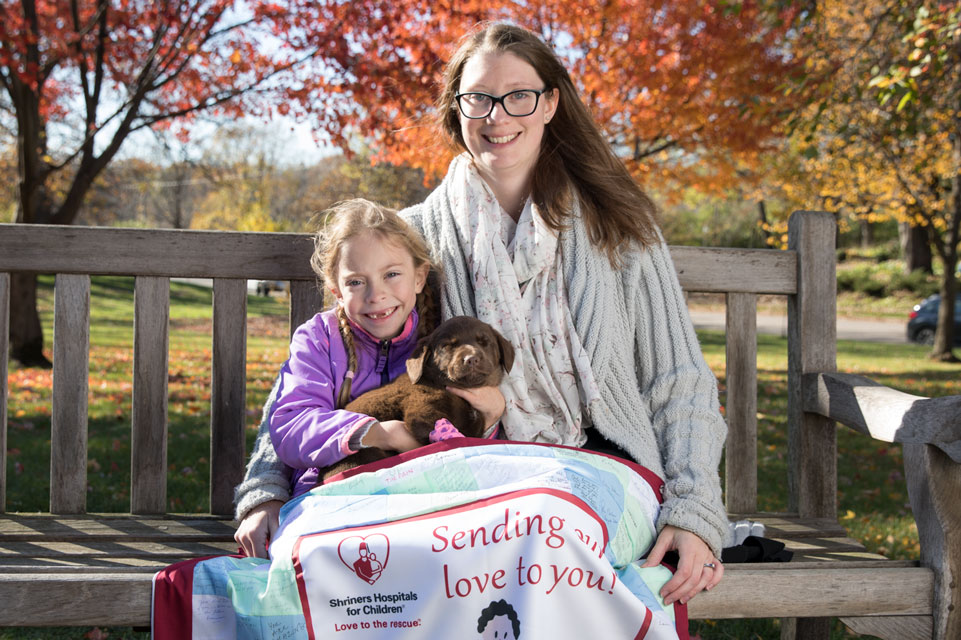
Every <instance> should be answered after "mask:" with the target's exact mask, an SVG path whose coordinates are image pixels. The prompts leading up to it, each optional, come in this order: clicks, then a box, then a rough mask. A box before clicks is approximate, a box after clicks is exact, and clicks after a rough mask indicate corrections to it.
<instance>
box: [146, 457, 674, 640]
mask: <svg viewBox="0 0 961 640" xmlns="http://www.w3.org/2000/svg"><path fill="white" fill-rule="evenodd" d="M660 487H661V481H660V479H659V478H657V477H656V476H655V475H654V474H652V473H651V472H649V471H647V470H646V469H643V468H642V467H639V466H637V465H633V464H630V463H625V462H624V461H623V460H619V459H617V458H612V457H608V456H604V455H601V454H596V453H590V452H587V451H583V450H579V449H571V448H567V447H556V446H547V445H538V444H522V443H504V442H495V443H492V442H491V441H489V440H473V439H469V438H458V439H456V440H448V441H445V442H439V443H436V444H432V445H429V446H427V447H423V448H421V449H417V450H416V451H412V452H409V453H407V454H402V455H400V456H395V457H392V458H389V459H387V460H383V461H380V462H378V463H374V464H373V465H367V466H365V467H360V468H358V469H354V470H352V471H350V472H348V473H345V474H343V475H342V476H341V477H340V479H339V480H338V481H337V482H329V483H328V484H326V485H323V486H320V487H317V488H315V489H314V490H312V491H310V492H309V493H307V494H305V495H303V496H301V497H299V498H297V499H295V500H292V501H290V502H289V503H287V504H286V505H285V506H284V508H283V509H282V511H281V527H280V530H279V531H278V533H277V535H276V536H275V539H274V540H273V542H272V543H271V545H270V556H271V558H270V560H262V559H256V558H242V557H235V556H223V557H216V558H209V559H204V560H194V561H188V562H186V563H180V564H177V565H172V566H171V567H169V568H168V569H167V570H165V571H162V572H160V573H158V574H157V576H156V577H155V579H154V608H153V616H152V617H153V623H152V628H153V634H154V636H153V637H154V638H156V639H157V640H167V639H168V638H170V639H172V638H178V639H181V638H195V639H211V640H214V639H216V640H220V639H224V640H226V639H228V638H230V639H233V638H241V639H248V638H249V639H259V638H273V639H288V638H290V639H308V638H310V639H313V638H343V639H344V640H364V639H368V638H498V639H514V640H516V639H517V638H522V637H523V638H537V639H539V638H544V639H550V638H656V639H660V638H678V637H681V638H686V637H687V630H686V628H687V619H686V609H685V608H684V607H683V606H682V605H673V606H668V607H665V606H664V605H663V602H662V601H661V600H660V598H659V597H658V595H657V593H658V590H659V589H660V588H661V587H662V586H663V585H664V583H665V582H667V580H668V579H669V578H670V576H671V571H670V569H668V568H667V567H651V568H641V567H640V565H641V563H642V561H641V558H642V557H643V556H644V555H645V554H646V553H647V550H648V549H649V548H650V546H651V545H652V544H653V542H654V539H655V535H656V533H655V529H654V522H655V520H656V517H657V513H658V508H659V506H658V505H659V503H660Z"/></svg>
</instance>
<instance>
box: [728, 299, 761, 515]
mask: <svg viewBox="0 0 961 640" xmlns="http://www.w3.org/2000/svg"><path fill="white" fill-rule="evenodd" d="M726 308H727V314H726V320H725V326H726V327H727V333H726V336H725V349H726V355H725V362H726V369H725V370H726V374H725V376H726V386H727V401H726V402H725V405H724V408H725V416H726V417H727V423H728V425H730V426H729V428H728V436H727V445H726V449H725V454H724V482H725V487H724V495H725V496H726V497H727V509H728V511H730V512H732V513H754V512H756V511H757V295H755V294H753V293H729V294H727V305H726Z"/></svg>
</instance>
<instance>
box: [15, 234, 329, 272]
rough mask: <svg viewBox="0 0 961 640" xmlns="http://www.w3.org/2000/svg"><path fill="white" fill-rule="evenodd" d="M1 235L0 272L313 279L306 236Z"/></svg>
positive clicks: (311, 247)
mask: <svg viewBox="0 0 961 640" xmlns="http://www.w3.org/2000/svg"><path fill="white" fill-rule="evenodd" d="M2 236H3V237H2V238H0V271H25V272H33V273H85V274H95V275H119V276H129V275H142V276H171V277H180V278H247V279H251V280H310V281H313V280H314V274H313V272H312V271H311V269H310V264H309V262H308V259H309V258H310V253H311V252H312V251H313V240H312V238H311V236H310V235H309V234H301V233H236V232H231V233H224V232H222V231H185V230H176V229H113V228H102V227H72V226H69V227H64V226H58V225H26V224H5V225H3V227H2ZM6 247H10V248H11V249H12V250H11V251H6V250H5V248H6ZM51 247H56V250H51Z"/></svg>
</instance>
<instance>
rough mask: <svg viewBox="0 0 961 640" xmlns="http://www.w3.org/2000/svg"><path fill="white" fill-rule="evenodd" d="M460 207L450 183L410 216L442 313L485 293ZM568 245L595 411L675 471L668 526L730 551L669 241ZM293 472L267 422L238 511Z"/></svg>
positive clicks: (712, 396)
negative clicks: (452, 202)
mask: <svg viewBox="0 0 961 640" xmlns="http://www.w3.org/2000/svg"><path fill="white" fill-rule="evenodd" d="M448 203H449V199H448V194H447V181H446V180H445V181H444V183H442V184H441V186H440V187H438V188H437V189H436V190H435V191H434V192H433V193H432V194H431V195H430V196H429V197H428V198H427V200H426V201H425V202H424V203H423V204H420V205H416V206H414V207H411V208H409V209H405V210H404V211H402V212H401V215H403V216H404V217H405V218H406V219H407V220H408V221H409V222H410V223H411V224H412V225H413V226H414V227H415V228H417V229H419V230H420V231H421V233H423V235H424V237H425V239H426V240H427V244H428V246H430V247H431V248H432V249H433V251H434V258H435V260H437V261H438V262H439V264H441V265H443V269H444V279H443V286H442V291H441V315H442V317H444V318H449V317H451V316H455V315H471V316H472V315H476V314H475V310H474V291H473V285H472V281H471V277H470V272H469V268H468V261H467V256H466V255H464V253H463V250H462V247H464V246H470V243H464V242H462V241H461V240H462V239H460V238H458V237H457V234H458V230H457V225H455V224H454V219H453V212H452V211H451V209H450V207H449V204H448ZM560 250H561V252H562V261H563V264H564V277H565V285H566V288H567V296H568V301H569V304H570V307H571V312H572V314H573V318H574V327H575V330H576V331H577V334H578V337H579V338H580V341H581V343H582V344H583V346H584V348H585V349H586V350H587V352H588V354H589V355H590V360H591V364H592V369H593V372H594V376H595V378H596V380H597V384H598V387H599V389H600V392H601V399H600V401H599V402H595V403H593V404H592V405H591V407H590V410H589V417H590V422H591V424H592V425H593V427H594V428H596V429H597V430H598V431H599V432H600V433H601V434H602V435H603V436H604V437H606V438H607V439H608V440H610V441H611V442H613V443H615V444H617V445H619V446H620V447H621V448H623V449H624V450H625V451H627V452H628V453H629V454H630V455H631V456H632V457H633V458H634V459H635V460H636V461H637V462H638V463H639V464H641V465H643V466H645V467H647V468H648V469H650V470H651V471H653V472H655V473H656V474H658V475H659V476H660V477H662V478H664V480H665V484H664V504H663V505H662V508H661V514H660V517H659V519H658V522H657V527H658V530H660V529H661V528H663V527H664V525H668V524H670V525H674V526H676V527H679V528H681V529H686V530H688V531H692V532H694V533H696V534H697V535H698V536H700V537H701V538H702V539H703V540H704V541H705V542H706V543H707V544H708V545H709V546H710V547H711V550H712V551H713V552H714V554H715V555H716V556H718V557H720V553H721V547H722V545H723V544H725V543H726V542H727V541H728V538H729V525H728V519H727V514H726V512H725V509H724V505H723V503H722V501H721V484H720V478H719V476H718V467H719V464H720V458H721V451H722V448H723V443H724V439H725V437H726V435H727V426H726V425H725V423H724V420H723V418H722V417H721V414H720V409H719V404H718V398H717V380H716V379H715V377H714V374H713V373H712V372H711V370H710V369H709V368H708V366H707V364H706V362H705V361H704V357H703V355H702V353H701V349H700V345H699V344H698V342H697V336H696V335H695V333H694V328H693V325H692V324H691V321H690V318H689V316H688V313H687V307H686V305H685V303H684V299H683V295H682V293H681V288H680V285H679V284H678V281H677V274H676V273H675V271H674V265H673V262H672V261H671V258H670V255H669V253H668V250H667V246H666V245H664V244H663V243H662V244H660V245H657V246H653V247H650V248H648V249H644V250H641V249H632V250H629V251H627V252H625V253H624V254H623V256H622V264H621V265H620V268H619V269H614V268H612V266H611V264H610V262H609V260H608V259H607V257H606V255H605V254H603V253H602V252H599V251H598V250H597V249H596V248H595V247H594V246H593V244H592V243H591V242H590V239H589V236H588V232H587V229H586V227H585V226H584V225H583V223H582V221H581V220H580V219H579V218H574V219H573V220H571V222H570V225H569V228H568V229H567V230H565V231H564V232H562V233H561V237H560ZM272 397H273V394H271V398H270V399H268V401H267V405H268V406H269V404H270V403H271V402H272ZM266 414H267V407H265V412H264V415H265V418H266ZM289 473H290V472H289V470H288V469H287V468H286V467H285V466H284V465H283V463H282V462H280V460H279V459H278V458H277V456H276V453H275V452H274V450H273V447H272V446H271V443H270V436H269V432H268V430H267V425H266V420H264V421H262V422H261V425H260V433H259V435H258V438H257V444H256V446H255V449H254V452H253V454H252V456H251V460H250V463H249V464H248V467H247V475H246V477H245V480H244V482H243V483H242V484H241V485H239V486H238V487H237V491H236V502H237V514H236V515H237V517H238V519H240V518H242V517H243V516H244V515H246V513H247V512H248V511H249V510H250V509H252V508H253V507H255V506H257V505H258V504H260V503H262V502H265V501H267V500H271V499H279V500H286V499H287V498H288V496H289V486H290V485H289Z"/></svg>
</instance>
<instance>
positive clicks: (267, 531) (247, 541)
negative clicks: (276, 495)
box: [234, 500, 284, 558]
mask: <svg viewBox="0 0 961 640" xmlns="http://www.w3.org/2000/svg"><path fill="white" fill-rule="evenodd" d="M283 505H284V503H283V501H282V500H270V501H268V502H264V503H263V504H259V505H257V506H256V507H254V508H253V509H251V510H250V511H248V512H247V515H246V516H244V519H243V520H241V521H240V526H238V527H237V531H235V532H234V540H235V541H236V542H237V544H239V545H240V548H241V549H242V550H243V552H244V555H246V556H248V557H252V558H266V557H267V544H268V543H269V542H270V541H271V540H272V539H273V537H274V533H275V532H276V531H277V528H278V527H279V526H280V518H279V515H280V507H282V506H283Z"/></svg>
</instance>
